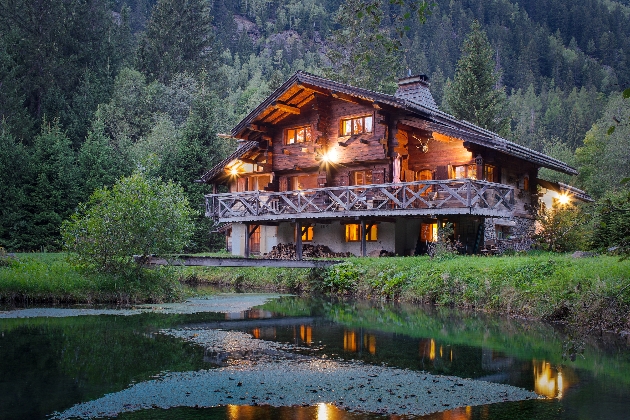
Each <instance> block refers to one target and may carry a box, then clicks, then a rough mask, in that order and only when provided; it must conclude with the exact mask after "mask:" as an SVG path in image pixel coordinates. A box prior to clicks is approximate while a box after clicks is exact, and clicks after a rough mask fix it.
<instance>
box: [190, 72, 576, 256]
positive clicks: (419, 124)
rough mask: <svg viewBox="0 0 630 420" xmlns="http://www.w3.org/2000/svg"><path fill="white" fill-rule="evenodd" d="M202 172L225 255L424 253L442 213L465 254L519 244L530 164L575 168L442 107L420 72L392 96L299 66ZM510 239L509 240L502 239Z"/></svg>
mask: <svg viewBox="0 0 630 420" xmlns="http://www.w3.org/2000/svg"><path fill="white" fill-rule="evenodd" d="M231 136H232V137H233V138H236V139H239V140H240V144H239V146H238V148H237V149H236V150H235V151H234V153H232V154H231V155H230V156H229V157H227V158H226V159H225V160H223V161H222V162H221V163H219V164H218V165H217V166H215V167H214V168H212V169H211V170H209V171H208V172H207V173H205V174H204V175H203V177H202V179H201V181H202V182H205V183H208V184H214V186H215V188H214V189H213V191H215V192H216V191H217V188H216V186H217V185H226V186H227V187H228V189H229V192H227V193H214V194H208V195H206V197H205V199H206V215H207V216H208V217H212V218H214V219H215V220H216V221H217V222H220V223H226V224H229V226H230V229H226V230H225V231H227V232H230V235H231V241H230V242H231V248H232V253H233V254H235V255H245V256H248V255H249V254H250V253H260V254H265V253H267V252H269V251H270V250H271V249H272V247H273V246H275V245H277V244H280V243H283V244H287V243H293V244H296V245H297V250H298V257H300V256H301V255H300V254H301V251H300V250H301V249H302V244H303V243H311V244H313V245H319V244H321V245H326V246H327V247H329V248H330V249H331V250H332V251H334V252H351V253H353V254H355V255H364V256H365V255H369V254H371V253H379V252H381V251H382V250H385V251H388V252H391V253H395V254H398V255H412V254H414V253H422V252H423V251H425V250H426V246H427V245H428V244H429V243H430V242H432V241H434V240H435V239H436V234H437V229H438V226H439V225H440V224H443V223H447V222H448V223H452V224H453V227H454V236H455V239H457V240H459V242H460V243H461V249H462V251H463V252H466V253H478V252H480V251H481V250H482V249H484V248H485V247H486V246H488V245H489V244H492V245H494V244H496V243H497V242H501V241H503V243H504V244H508V245H511V246H514V247H528V246H529V244H530V243H531V242H528V241H529V240H530V238H531V236H532V234H533V232H534V221H535V218H536V214H537V208H538V188H537V185H538V178H537V175H538V169H539V168H541V167H545V168H550V169H553V170H556V171H559V172H563V173H566V174H576V173H577V171H576V170H575V169H574V168H572V167H570V166H568V165H566V164H565V163H563V162H560V161H558V160H556V159H553V158H551V157H549V156H546V155H544V154H542V153H539V152H536V151H534V150H531V149H528V148H525V147H523V146H520V145H518V144H515V143H512V142H509V141H507V140H505V139H503V138H501V137H499V136H498V135H497V134H495V133H493V132H490V131H487V130H484V129H482V128H479V127H477V126H475V125H473V124H471V123H468V122H466V121H460V120H458V119H456V118H455V117H453V116H451V115H448V114H446V113H444V112H441V111H440V110H438V109H437V106H436V104H435V102H434V100H433V97H432V96H431V93H430V91H429V85H428V80H427V78H426V77H425V76H413V77H408V78H405V79H401V80H400V81H399V87H398V91H397V92H396V94H395V95H393V96H392V95H386V94H382V93H377V92H373V91H369V90H366V89H362V88H358V87H353V86H349V85H346V84H342V83H337V82H334V81H331V80H328V79H324V78H321V77H318V76H314V75H312V74H308V73H305V72H297V73H296V74H294V75H293V76H292V77H291V78H290V79H288V80H287V81H286V82H285V83H284V84H283V85H282V86H281V87H279V88H278V89H277V90H276V91H275V92H273V93H272V94H271V95H270V96H269V97H268V98H267V99H265V100H264V101H263V102H262V103H261V104H260V105H259V106H258V107H257V108H256V109H254V110H253V111H252V112H251V113H250V114H249V115H248V116H247V117H246V118H245V119H243V120H242V121H241V122H240V123H239V124H238V125H237V126H236V127H234V129H233V130H232V132H231ZM508 241H509V242H510V243H507V242H508Z"/></svg>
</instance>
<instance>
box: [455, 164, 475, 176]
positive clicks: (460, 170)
mask: <svg viewBox="0 0 630 420" xmlns="http://www.w3.org/2000/svg"><path fill="white" fill-rule="evenodd" d="M449 177H450V178H451V179H461V178H471V179H477V165H459V166H453V167H452V168H451V173H450V174H449Z"/></svg>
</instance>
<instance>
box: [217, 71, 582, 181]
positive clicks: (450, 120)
mask: <svg viewBox="0 0 630 420" xmlns="http://www.w3.org/2000/svg"><path fill="white" fill-rule="evenodd" d="M414 77H415V78H418V77H421V76H414ZM411 79H413V78H409V81H410V82H413V80H411ZM401 82H403V84H404V83H405V79H403V80H402V81H401ZM316 93H317V94H322V95H327V96H332V97H335V98H339V99H342V100H359V101H364V102H367V103H373V104H376V105H378V106H381V107H382V106H389V107H393V108H396V109H399V110H401V111H403V112H406V113H407V115H408V116H409V117H410V118H412V119H413V118H417V119H419V121H420V122H421V124H420V125H421V126H419V127H418V128H423V129H427V130H431V131H435V132H438V133H441V134H445V135H449V136H452V137H458V138H461V139H463V140H464V141H468V142H470V143H473V144H477V145H480V146H483V147H487V148H490V149H494V150H497V151H499V152H501V153H504V154H506V155H510V156H515V157H518V158H521V159H524V160H526V161H529V162H532V163H534V164H536V165H539V166H541V167H545V168H549V169H553V170H556V171H558V172H563V173H566V174H570V175H576V174H577V170H576V169H575V168H572V167H571V166H569V165H567V164H566V163H564V162H561V161H559V160H557V159H554V158H552V157H550V156H547V155H545V154H543V153H540V152H537V151H535V150H532V149H529V148H527V147H524V146H521V145H519V144H516V143H513V142H511V141H508V140H506V139H504V138H502V137H500V136H499V135H498V134H496V133H493V132H492V131H489V130H486V129H483V128H481V127H478V126H476V125H474V124H472V123H469V122H467V121H463V120H458V119H457V118H455V117H454V116H452V115H449V114H447V113H445V112H442V111H440V110H439V109H437V107H436V106H434V105H435V102H433V100H432V98H430V99H429V97H428V96H427V97H426V98H423V97H419V96H418V95H414V96H413V97H411V98H410V97H409V95H406V94H404V93H402V94H399V96H398V97H396V96H393V95H388V94H385V93H379V92H374V91H371V90H368V89H363V88H359V87H354V86H350V85H347V84H344V83H339V82H335V81H333V80H329V79H325V78H323V77H319V76H315V75H313V74H310V73H306V72H303V71H298V72H296V73H295V74H294V75H293V76H291V77H290V78H289V79H288V80H287V81H286V82H284V83H283V84H282V86H280V87H279V88H278V89H276V90H275V91H274V92H273V93H272V94H271V95H269V96H268V97H267V99H265V100H264V101H263V102H262V103H261V104H260V105H258V106H257V107H256V108H255V109H254V110H253V111H252V112H250V113H249V115H247V116H246V117H245V118H244V119H243V120H242V121H241V122H240V123H239V124H238V125H237V126H236V127H234V129H233V130H232V133H231V134H232V136H233V137H235V138H242V139H247V138H249V135H250V134H251V133H252V132H254V131H256V127H257V126H258V125H263V126H264V125H265V124H274V123H276V122H278V121H280V120H282V119H283V118H285V117H287V116H289V115H291V114H296V113H299V109H300V108H301V107H302V106H304V105H306V104H307V103H308V102H310V101H311V100H312V99H313V98H314V95H315V94H316ZM418 98H420V99H418ZM411 99H413V100H411ZM204 179H206V178H204Z"/></svg>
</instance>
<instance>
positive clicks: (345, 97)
mask: <svg viewBox="0 0 630 420" xmlns="http://www.w3.org/2000/svg"><path fill="white" fill-rule="evenodd" d="M332 97H333V98H335V99H341V100H342V101H346V102H350V103H352V104H360V103H361V102H360V101H359V99H357V98H355V97H353V96H350V95H346V94H345V93H341V92H333V93H332Z"/></svg>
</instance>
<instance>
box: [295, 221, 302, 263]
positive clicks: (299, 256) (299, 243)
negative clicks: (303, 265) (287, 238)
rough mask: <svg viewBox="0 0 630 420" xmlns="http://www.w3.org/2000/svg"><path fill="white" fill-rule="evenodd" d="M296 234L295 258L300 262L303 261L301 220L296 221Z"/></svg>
mask: <svg viewBox="0 0 630 420" xmlns="http://www.w3.org/2000/svg"><path fill="white" fill-rule="evenodd" d="M295 232H296V235H297V238H295V239H296V240H295V244H296V245H295V256H296V258H297V260H298V261H302V222H301V221H300V220H296V221H295Z"/></svg>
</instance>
